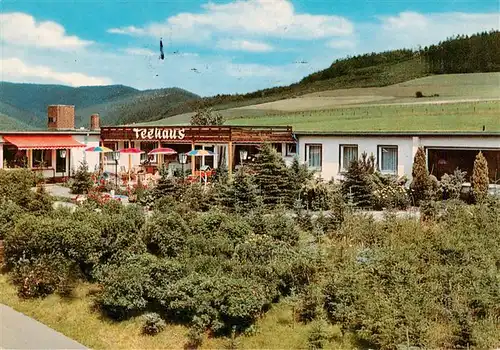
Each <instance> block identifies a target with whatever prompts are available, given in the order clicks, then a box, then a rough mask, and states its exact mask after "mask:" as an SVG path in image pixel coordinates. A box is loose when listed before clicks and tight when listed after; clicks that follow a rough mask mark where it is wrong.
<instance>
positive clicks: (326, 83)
mask: <svg viewBox="0 0 500 350" xmlns="http://www.w3.org/2000/svg"><path fill="white" fill-rule="evenodd" d="M499 71H500V31H490V32H483V33H479V34H475V35H472V36H465V35H458V36H456V37H453V38H449V39H447V40H445V41H442V42H440V43H438V44H437V45H431V46H430V47H424V48H419V49H416V50H414V49H400V50H392V51H386V52H380V53H367V54H363V55H358V56H354V57H347V58H344V59H338V60H336V61H335V62H333V63H332V64H331V66H330V67H328V68H326V69H324V70H321V71H318V72H316V73H313V74H310V75H308V76H306V77H304V78H303V79H302V80H301V81H299V82H297V83H294V84H291V85H288V86H283V87H275V88H268V89H263V90H258V91H254V92H251V93H247V94H234V95H216V96H212V97H207V98H204V99H202V100H197V101H189V102H187V103H185V104H182V105H179V106H178V110H179V111H182V113H185V112H191V111H194V110H195V109H197V108H199V107H200V106H203V107H206V106H210V107H213V108H214V109H219V110H221V109H227V108H234V107H242V106H248V105H253V104H258V103H265V102H271V101H276V100H281V99H285V98H290V97H294V96H299V95H302V94H306V93H311V92H317V91H325V90H334V89H343V88H357V87H360V88H363V87H380V86H388V85H392V84H398V83H402V82H405V81H408V80H412V79H416V78H421V77H424V76H428V75H433V74H451V73H479V72H499ZM165 117H167V115H165Z"/></svg>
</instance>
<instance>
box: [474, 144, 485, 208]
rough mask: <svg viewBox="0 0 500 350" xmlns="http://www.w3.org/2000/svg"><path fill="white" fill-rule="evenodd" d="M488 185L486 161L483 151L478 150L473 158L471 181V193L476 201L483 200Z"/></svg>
mask: <svg viewBox="0 0 500 350" xmlns="http://www.w3.org/2000/svg"><path fill="white" fill-rule="evenodd" d="M488 185H489V178H488V162H487V161H486V158H484V156H483V153H482V152H479V153H478V154H477V156H476V159H475V160H474V168H473V170H472V181H471V186H472V193H473V195H474V199H475V200H476V201H477V202H481V201H483V200H484V199H485V198H486V196H487V195H488Z"/></svg>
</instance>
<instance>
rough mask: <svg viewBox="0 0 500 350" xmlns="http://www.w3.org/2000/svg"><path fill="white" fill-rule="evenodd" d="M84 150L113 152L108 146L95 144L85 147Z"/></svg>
mask: <svg viewBox="0 0 500 350" xmlns="http://www.w3.org/2000/svg"><path fill="white" fill-rule="evenodd" d="M85 152H102V153H108V152H114V151H113V150H112V149H111V148H108V147H104V146H95V147H89V148H86V149H85Z"/></svg>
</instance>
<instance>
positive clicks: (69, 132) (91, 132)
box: [0, 129, 101, 136]
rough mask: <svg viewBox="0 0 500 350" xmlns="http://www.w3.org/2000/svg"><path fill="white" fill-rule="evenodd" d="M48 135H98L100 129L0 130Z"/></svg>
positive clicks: (5, 132)
mask: <svg viewBox="0 0 500 350" xmlns="http://www.w3.org/2000/svg"><path fill="white" fill-rule="evenodd" d="M23 134H24V135H35V134H38V135H50V134H66V135H87V134H89V135H100V134H101V132H100V131H94V130H78V129H75V130H24V131H13V130H9V131H0V136H1V135H23Z"/></svg>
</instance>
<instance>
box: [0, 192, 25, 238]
mask: <svg viewBox="0 0 500 350" xmlns="http://www.w3.org/2000/svg"><path fill="white" fill-rule="evenodd" d="M23 213H24V209H23V208H21V207H20V206H19V205H17V204H16V203H14V202H13V201H11V200H7V199H3V198H0V240H2V239H4V237H5V236H6V234H7V233H8V232H10V231H11V230H13V229H14V225H15V222H16V219H17V218H18V217H19V216H20V215H22V214H23Z"/></svg>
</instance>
